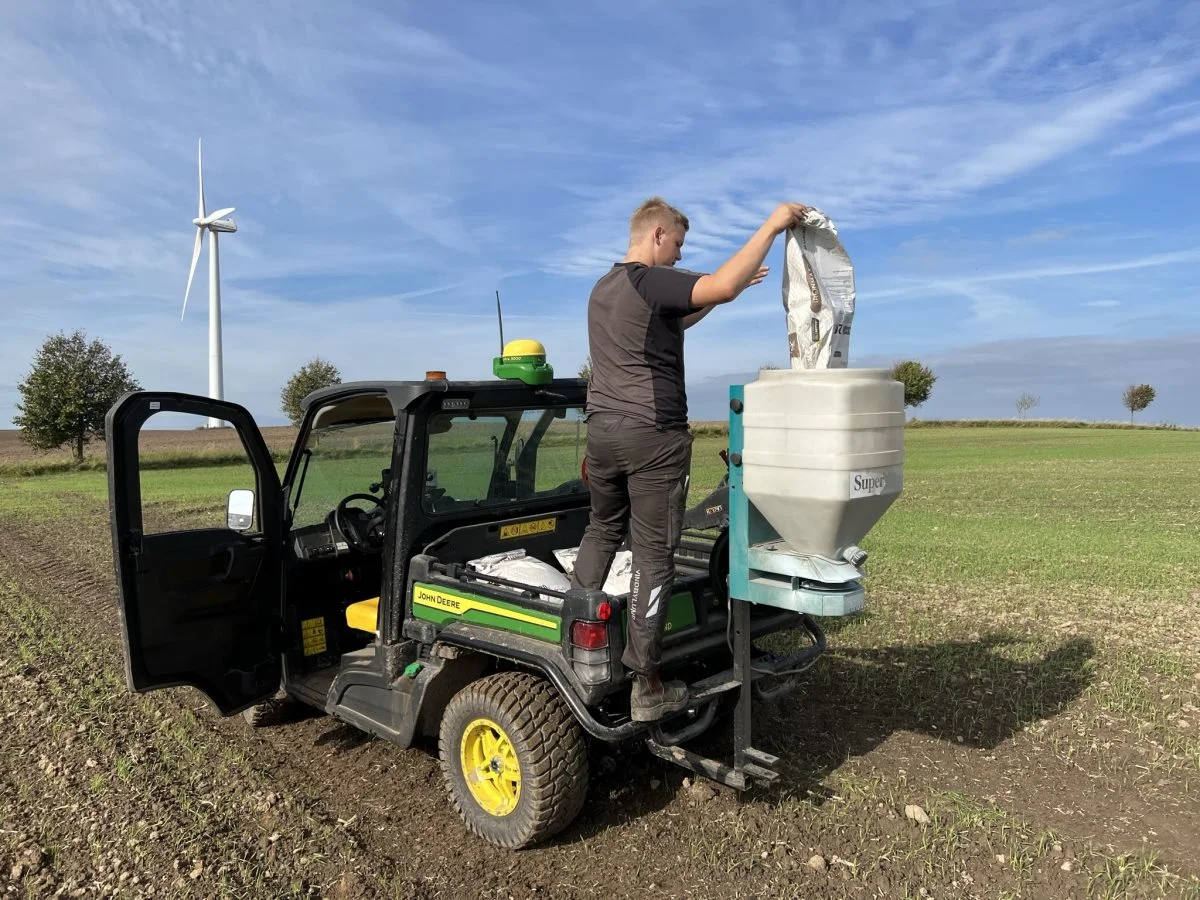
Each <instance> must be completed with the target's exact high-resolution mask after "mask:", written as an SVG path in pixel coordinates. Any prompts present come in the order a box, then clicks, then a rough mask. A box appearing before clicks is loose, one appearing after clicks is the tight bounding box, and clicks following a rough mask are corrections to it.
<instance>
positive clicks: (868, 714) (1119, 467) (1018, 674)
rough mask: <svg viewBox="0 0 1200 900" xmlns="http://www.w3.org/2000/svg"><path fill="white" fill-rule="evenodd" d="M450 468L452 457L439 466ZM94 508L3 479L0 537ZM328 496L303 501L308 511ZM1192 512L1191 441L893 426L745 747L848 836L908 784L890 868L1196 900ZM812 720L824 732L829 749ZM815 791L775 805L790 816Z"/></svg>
mask: <svg viewBox="0 0 1200 900" xmlns="http://www.w3.org/2000/svg"><path fill="white" fill-rule="evenodd" d="M558 437H560V436H559V435H556V439H557V438H558ZM561 438H562V443H561V447H560V448H559V450H560V451H561V453H560V455H561V459H558V461H557V462H556V463H555V465H554V472H553V474H554V477H556V478H557V477H559V475H560V474H561V476H562V477H572V475H573V473H574V471H575V459H576V456H575V453H576V450H575V445H574V436H573V434H572V435H567V434H566V433H565V432H564V433H563V434H562V435H561ZM723 446H724V439H723V438H721V437H720V436H717V435H713V434H712V433H706V434H701V435H699V436H698V437H697V439H696V442H695V445H694V466H693V479H692V496H691V498H690V500H691V502H693V503H694V502H696V501H698V500H699V499H701V498H702V497H703V496H704V495H705V494H707V492H708V491H709V490H711V488H712V487H713V486H714V485H715V484H716V482H717V481H718V480H719V478H720V476H721V474H722V473H723V464H722V462H721V461H720V459H719V457H718V456H717V452H718V451H719V450H720V449H721V448H722V447H723ZM460 450H461V452H466V451H465V450H462V449H461V448H453V447H448V448H446V453H445V459H446V460H447V462H446V463H445V464H444V466H443V467H444V468H446V469H447V470H448V471H449V470H453V469H455V468H456V465H455V464H453V463H452V462H451V460H453V459H455V456H454V454H455V453H458V452H460ZM556 459H557V457H556ZM383 464H386V456H385V455H384V454H383V453H382V452H381V453H378V454H374V455H373V454H371V453H369V452H366V453H365V455H358V456H353V455H351V456H347V457H346V458H345V459H343V460H341V465H343V466H344V468H343V469H342V470H341V476H340V477H339V478H338V479H336V481H337V482H338V483H339V484H341V483H343V482H342V479H343V478H348V479H350V480H351V481H353V482H355V484H356V488H355V489H357V490H366V488H367V485H368V484H369V483H370V481H372V480H376V479H377V478H378V475H379V470H380V468H381V466H382V465H383ZM458 468H463V467H461V466H460V467H458ZM560 470H561V472H560ZM464 472H465V469H464ZM464 472H458V473H454V472H449V474H448V476H447V477H449V478H450V479H451V480H453V479H454V478H460V479H461V478H464V477H466V475H465V474H464ZM143 478H144V481H143V492H144V496H145V500H146V502H147V504H149V505H151V506H152V507H153V508H154V509H155V510H156V515H160V516H161V517H163V518H162V519H161V521H163V522H165V521H167V520H169V519H171V517H176V518H177V519H179V520H180V521H186V522H188V523H200V522H203V523H206V524H219V523H220V520H221V518H222V515H223V510H224V498H225V495H226V493H227V492H228V490H230V489H231V488H234V487H246V486H251V484H249V483H248V479H250V478H251V476H250V475H249V471H248V468H246V467H236V466H212V465H207V466H201V467H196V468H179V469H156V470H150V471H146V472H144V473H143ZM358 481H361V484H358ZM539 486H540V485H539ZM460 489H462V490H467V489H469V485H467V483H466V482H460ZM106 497H107V483H106V480H105V475H104V473H103V472H100V471H83V472H73V473H56V474H47V475H42V476H37V477H24V478H13V477H4V476H0V519H3V520H5V521H8V522H15V521H21V520H38V519H41V520H45V521H63V520H65V519H69V518H70V516H71V509H72V507H73V505H74V504H83V505H87V506H92V507H94V506H95V505H96V504H98V503H103V502H106ZM332 497H333V493H330V494H329V496H325V495H324V494H321V493H320V491H319V489H318V488H317V487H316V486H315V485H314V487H313V494H312V495H311V497H310V500H311V502H312V503H313V507H312V508H313V509H314V511H315V510H316V509H317V508H318V507H320V506H321V505H322V504H328V503H329V502H330V501H331V499H332ZM1198 513H1200V433H1196V432H1188V431H1170V430H1160V431H1154V430H1101V429H1081V428H1020V429H1018V428H934V427H923V428H919V429H912V430H910V431H908V432H907V434H906V461H905V486H904V493H903V495H902V496H901V498H900V499H899V500H898V501H897V502H896V504H895V505H894V506H893V507H892V508H891V510H890V511H889V512H888V513H887V515H886V516H885V517H884V519H883V520H882V521H881V522H880V523H879V524H878V525H877V526H876V528H875V529H874V530H873V531H872V532H871V534H870V535H869V536H868V538H867V539H866V541H865V542H864V546H865V547H866V549H867V550H868V551H869V552H870V562H869V564H868V569H869V577H868V584H867V598H868V599H867V611H866V612H865V614H863V615H861V616H857V617H854V618H853V619H851V620H848V621H844V622H843V621H833V622H827V623H826V624H827V628H828V631H829V638H830V653H829V654H827V658H826V660H825V661H823V662H822V663H821V664H820V665H818V666H816V667H815V668H814V669H813V671H812V673H811V676H810V678H809V681H808V683H807V686H806V687H805V689H804V691H803V692H802V695H801V696H800V697H798V698H797V699H796V700H795V701H794V702H792V701H789V704H788V705H786V706H785V707H783V708H781V709H777V710H774V711H773V712H771V713H769V714H767V715H765V716H764V718H762V719H761V720H760V721H759V723H758V724H757V725H756V727H757V728H760V729H761V730H762V734H763V737H762V738H761V743H762V745H763V746H764V748H765V749H767V750H769V751H771V752H776V753H779V754H780V755H781V756H785V755H790V756H791V757H795V758H799V759H800V760H801V761H800V762H795V763H792V765H793V766H794V769H793V770H792V771H790V772H789V773H788V774H789V775H790V776H791V777H792V779H793V783H797V782H799V783H804V784H817V783H820V784H821V785H823V787H822V790H826V791H832V792H833V793H834V795H836V796H838V797H841V798H842V803H843V804H850V806H846V805H842V806H839V805H838V803H833V804H832V805H829V806H828V807H823V808H822V810H821V811H820V812H819V813H815V814H814V815H818V817H819V824H820V828H821V829H833V830H835V831H836V830H837V829H839V828H846V829H853V828H859V829H862V828H864V827H865V826H863V825H862V823H861V821H858V820H855V821H853V822H851V821H849V820H843V819H841V818H839V816H843V815H845V810H846V809H851V808H853V809H854V810H856V811H857V812H856V813H855V815H859V813H860V812H861V810H864V809H865V810H868V811H870V810H872V809H874V808H875V807H876V805H879V806H880V808H884V807H888V808H892V807H896V806H898V807H899V808H900V809H903V808H904V805H905V803H906V802H908V800H907V798H908V797H909V796H910V794H909V792H910V791H911V787H910V785H911V784H915V783H918V782H919V783H921V784H923V785H925V786H926V787H925V788H923V789H922V790H923V793H922V794H921V796H922V797H923V798H924V799H923V801H922V802H924V803H925V804H926V806H927V807H928V810H929V814H930V815H931V816H932V817H933V823H934V824H933V826H932V827H933V829H934V830H933V831H930V832H929V835H928V836H927V837H928V842H927V843H926V844H924V845H921V846H920V847H916V848H914V847H913V846H910V845H909V844H906V843H904V844H902V846H903V848H904V849H903V852H904V853H907V854H909V856H907V857H905V858H906V859H908V860H909V861H910V862H911V863H912V865H914V866H917V867H925V868H926V869H927V870H928V871H937V872H940V873H941V875H944V876H945V877H944V878H942V879H941V880H942V882H943V883H949V880H950V878H951V877H952V875H953V873H952V872H950V871H949V870H945V871H943V868H942V867H944V866H948V865H951V863H950V862H949V861H950V860H953V859H955V858H956V854H958V855H960V856H961V855H962V854H963V853H966V852H968V849H970V852H971V853H976V852H977V849H978V846H981V845H980V844H979V841H981V840H982V841H983V842H984V843H985V844H986V845H987V847H989V848H990V850H989V851H988V852H989V853H990V854H991V855H992V856H995V857H996V858H997V859H1004V860H1005V863H1004V865H1005V866H1008V867H1010V868H1013V867H1017V865H1018V861H1022V862H1021V865H1022V866H1024V865H1026V864H1027V865H1028V866H1029V867H1030V871H1032V867H1033V866H1034V865H1035V864H1038V865H1041V864H1042V863H1044V862H1046V861H1047V860H1050V856H1051V854H1052V853H1053V852H1058V851H1052V850H1051V849H1050V848H1051V847H1053V846H1058V842H1059V841H1060V840H1066V838H1062V837H1061V836H1062V835H1067V836H1071V835H1073V834H1078V833H1083V834H1086V835H1087V837H1088V840H1087V841H1086V842H1084V843H1080V844H1078V845H1077V846H1078V847H1079V848H1080V850H1079V851H1078V852H1079V854H1080V855H1079V857H1078V865H1080V866H1082V867H1085V868H1086V869H1087V871H1088V872H1089V873H1090V874H1089V882H1088V884H1089V887H1090V889H1091V891H1092V893H1096V894H1101V895H1114V896H1116V895H1122V894H1123V893H1125V892H1127V891H1133V892H1134V893H1135V894H1137V895H1145V896H1155V895H1157V893H1158V892H1159V891H1166V890H1167V889H1168V888H1172V889H1179V890H1181V891H1182V892H1184V893H1187V894H1189V895H1195V894H1196V892H1197V891H1198V890H1200V888H1197V886H1196V885H1197V882H1196V881H1195V876H1196V875H1197V874H1200V867H1197V866H1196V865H1189V864H1187V863H1186V862H1184V861H1185V860H1186V859H1188V858H1189V851H1187V850H1186V848H1187V847H1189V846H1190V847H1193V848H1194V847H1195V846H1200V812H1198V811H1200V802H1198V801H1200V608H1198V606H1200V603H1198V601H1200V554H1198V553H1197V550H1198V549H1200V515H1198ZM93 549H94V550H95V551H96V552H103V553H107V552H108V548H107V547H96V548H93ZM851 709H852V710H853V713H852V714H850V713H848V712H847V711H848V710H851ZM822 721H823V722H829V721H835V722H839V723H840V725H839V726H838V730H837V731H836V732H834V733H830V734H825V733H824V732H821V731H819V730H815V729H817V728H818V726H816V725H814V722H818V723H819V722H822ZM901 735H916V736H918V737H920V738H921V739H923V740H926V742H925V743H913V744H909V743H905V742H904V741H903V740H901V738H900V737H899V736H901ZM929 785H934V786H935V787H933V788H930V787H928V786H929ZM811 794H812V790H811V789H810V790H809V792H808V794H803V792H800V793H798V794H796V795H795V796H791V795H788V794H786V793H785V794H784V795H781V796H780V797H777V798H776V800H775V801H774V802H775V804H776V805H775V806H774V807H773V808H774V809H775V812H776V813H777V814H778V815H779V816H783V817H785V818H786V816H789V815H792V814H793V813H794V812H795V810H796V809H797V808H799V807H797V806H796V804H805V803H811V802H812V801H811V799H805V797H807V796H809V795H811ZM1072 804H1074V806H1073V805H1072ZM1075 806H1077V807H1078V810H1077V811H1076V810H1075ZM804 808H805V809H807V808H808V807H804ZM808 814H809V813H805V815H808ZM859 818H860V819H861V815H859ZM763 827H764V828H765V829H767V830H768V831H769V830H770V827H774V826H769V827H768V826H763ZM838 833H841V832H838ZM848 833H849V832H848ZM704 839H705V840H708V838H704ZM848 839H849V838H848ZM861 839H862V840H864V841H878V840H882V839H881V838H879V837H878V835H875V836H871V835H870V834H868V832H865V831H864V832H862V837H861ZM897 840H900V839H899V838H897ZM906 840H907V839H906ZM897 846H901V844H898V845H897ZM971 848H973V849H971ZM1181 848H1182V849H1181ZM880 852H881V853H884V854H885V855H886V853H890V852H892V851H890V850H881V851H880ZM896 852H900V851H896ZM984 855H985V856H986V855H988V854H986V853H985V854H984ZM881 858H883V857H881ZM1163 860H1165V862H1164V861H1163ZM1050 861H1053V862H1054V866H1055V867H1056V866H1058V864H1059V861H1057V860H1050ZM1192 862H1193V863H1194V858H1192ZM1051 868H1053V867H1051ZM1024 871H1025V870H1023V869H1020V870H1017V877H1018V879H1019V878H1020V877H1023V873H1024ZM1064 871H1066V870H1064ZM1035 895H1037V896H1042V895H1043V894H1035Z"/></svg>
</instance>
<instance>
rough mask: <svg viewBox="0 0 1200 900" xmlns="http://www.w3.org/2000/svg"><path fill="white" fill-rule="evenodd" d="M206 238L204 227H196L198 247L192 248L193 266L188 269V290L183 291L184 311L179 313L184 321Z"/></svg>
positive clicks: (180, 319) (180, 318)
mask: <svg viewBox="0 0 1200 900" xmlns="http://www.w3.org/2000/svg"><path fill="white" fill-rule="evenodd" d="M203 240H204V229H203V228H197V229H196V247H195V249H193V250H192V267H191V269H189V270H188V283H187V290H185V291H184V292H183V312H181V313H180V314H179V321H181V322H182V321H183V317H184V314H185V313H187V302H188V295H189V294H191V292H192V278H193V277H194V276H195V274H196V263H198V262H199V261H200V244H201V242H202V241H203Z"/></svg>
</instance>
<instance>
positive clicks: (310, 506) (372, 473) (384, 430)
mask: <svg viewBox="0 0 1200 900" xmlns="http://www.w3.org/2000/svg"><path fill="white" fill-rule="evenodd" d="M395 430H396V422H395V420H394V419H385V420H382V421H374V422H354V423H351V424H338V425H328V426H325V427H322V428H314V429H313V430H312V431H311V432H309V435H308V439H307V440H306V441H305V443H304V450H303V455H304V457H307V458H306V459H305V458H302V459H301V461H300V470H299V474H298V475H297V476H296V479H297V480H296V485H295V487H294V488H293V489H292V527H293V528H303V527H305V526H306V525H315V524H317V523H318V522H322V521H324V520H325V517H326V516H327V515H328V514H329V513H330V512H331V511H332V510H333V508H334V507H335V506H337V505H338V503H340V502H341V501H342V499H343V498H345V497H348V496H349V495H350V494H364V493H375V494H376V495H379V496H382V493H381V490H375V491H372V490H371V488H372V486H373V485H377V484H379V483H380V482H383V481H385V479H384V474H383V473H384V471H385V470H387V469H388V468H389V467H390V466H391V464H392V438H393V435H394V433H395ZM358 505H359V506H361V505H362V504H358Z"/></svg>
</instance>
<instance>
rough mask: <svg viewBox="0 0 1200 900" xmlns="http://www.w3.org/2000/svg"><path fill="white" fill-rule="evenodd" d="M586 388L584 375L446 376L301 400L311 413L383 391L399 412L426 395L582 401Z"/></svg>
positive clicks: (344, 386)
mask: <svg viewBox="0 0 1200 900" xmlns="http://www.w3.org/2000/svg"><path fill="white" fill-rule="evenodd" d="M586 389H587V382H586V381H584V380H583V379H582V378H556V379H554V380H553V381H550V382H548V383H547V384H541V385H528V384H524V383H523V382H520V381H515V380H513V379H508V378H494V379H490V380H487V381H450V380H447V379H442V378H439V379H429V380H425V381H346V382H343V383H341V384H334V385H330V386H329V387H326V388H321V389H320V390H316V391H313V392H312V393H311V394H309V395H308V396H306V397H305V398H304V399H303V400H302V401H300V406H301V409H303V411H304V412H305V413H307V412H308V410H309V409H310V408H311V407H312V406H313V405H314V404H323V403H329V402H331V401H335V400H338V399H341V398H344V397H352V396H354V395H356V394H382V395H385V396H386V397H387V398H388V400H389V402H390V403H391V404H392V408H393V409H394V410H395V411H396V412H399V411H400V410H403V409H408V408H409V407H410V406H411V405H412V404H413V403H415V402H416V401H417V400H419V399H420V398H421V397H424V396H425V395H426V394H444V393H449V392H452V391H454V392H459V391H462V392H470V393H476V394H478V393H487V392H492V391H497V392H499V391H509V392H511V391H513V390H524V391H528V392H529V393H530V394H532V395H535V396H536V395H537V394H539V393H542V392H545V391H565V392H566V395H565V399H566V400H567V401H576V402H582V401H583V399H584V395H585V392H586Z"/></svg>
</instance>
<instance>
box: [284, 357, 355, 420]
mask: <svg viewBox="0 0 1200 900" xmlns="http://www.w3.org/2000/svg"><path fill="white" fill-rule="evenodd" d="M341 383H342V375H341V373H340V372H339V371H338V370H337V367H336V366H335V365H333V363H330V362H326V361H325V360H323V359H321V358H320V357H317V358H316V359H311V360H309V361H308V362H306V363H305V364H304V365H303V366H301V367H300V369H299V371H297V372H296V374H295V375H293V376H292V377H291V378H289V379H288V383H287V384H285V385H284V386H283V391H282V393H281V394H280V400H281V401H282V409H283V414H284V415H285V416H287V417H288V421H289V422H291V423H292V424H293V425H299V424H300V420H301V419H302V418H304V410H303V409H302V408H301V406H300V403H301V401H302V400H304V398H305V397H307V396H308V395H309V394H311V393H312V392H313V391H318V390H320V389H321V388H324V387H329V386H330V385H334V384H341Z"/></svg>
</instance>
